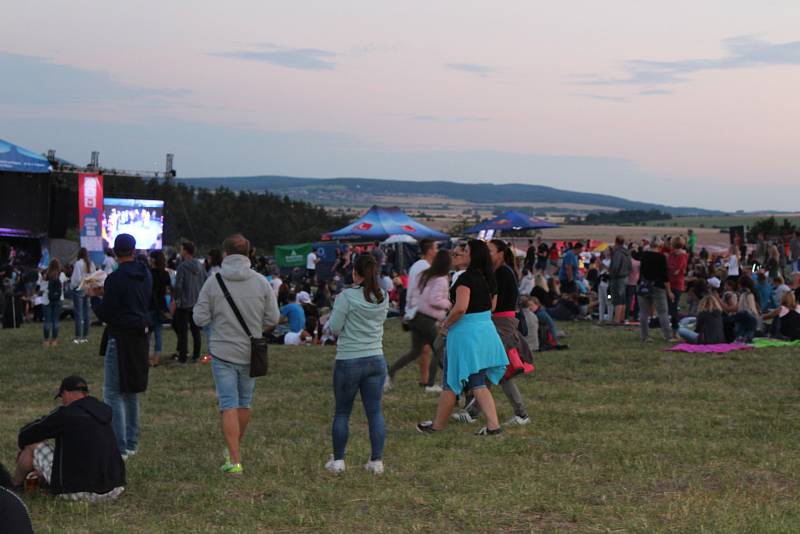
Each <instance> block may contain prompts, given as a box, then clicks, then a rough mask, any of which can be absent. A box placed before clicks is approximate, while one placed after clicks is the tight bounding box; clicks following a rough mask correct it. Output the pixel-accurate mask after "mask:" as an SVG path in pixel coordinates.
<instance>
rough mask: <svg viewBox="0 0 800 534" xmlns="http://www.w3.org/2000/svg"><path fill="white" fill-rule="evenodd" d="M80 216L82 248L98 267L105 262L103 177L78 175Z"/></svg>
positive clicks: (87, 174)
mask: <svg viewBox="0 0 800 534" xmlns="http://www.w3.org/2000/svg"><path fill="white" fill-rule="evenodd" d="M78 216H79V217H80V221H79V224H78V225H79V229H80V235H81V246H82V247H84V248H85V249H86V250H88V251H89V255H90V256H91V257H92V261H94V262H95V264H96V265H99V264H101V263H102V262H103V234H102V228H103V176H102V175H101V174H89V173H83V174H79V175H78Z"/></svg>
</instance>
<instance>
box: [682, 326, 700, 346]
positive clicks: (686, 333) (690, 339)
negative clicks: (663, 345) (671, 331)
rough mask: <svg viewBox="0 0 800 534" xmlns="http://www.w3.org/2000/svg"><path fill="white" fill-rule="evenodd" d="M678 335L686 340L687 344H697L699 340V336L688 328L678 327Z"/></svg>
mask: <svg viewBox="0 0 800 534" xmlns="http://www.w3.org/2000/svg"><path fill="white" fill-rule="evenodd" d="M678 335H679V336H680V337H682V338H683V339H685V340H686V342H687V343H692V344H695V345H696V344H697V343H698V341H699V340H700V334H698V333H697V332H695V331H694V330H691V329H689V328H686V327H683V326H679V327H678Z"/></svg>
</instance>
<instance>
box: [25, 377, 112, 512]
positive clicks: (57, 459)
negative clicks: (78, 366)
mask: <svg viewBox="0 0 800 534" xmlns="http://www.w3.org/2000/svg"><path fill="white" fill-rule="evenodd" d="M56 398H60V399H61V406H60V407H58V408H56V409H55V410H53V411H52V412H50V413H49V414H48V415H46V416H44V417H42V418H41V419H37V420H36V421H33V422H32V423H29V424H27V425H25V426H24V427H22V429H20V431H19V437H18V440H17V441H18V444H19V448H20V452H19V454H18V455H17V466H16V472H15V474H14V485H16V486H19V485H21V484H22V483H23V481H24V480H25V477H26V476H27V475H28V473H30V472H32V471H36V472H37V473H38V474H39V476H40V477H41V478H42V479H44V482H45V483H47V484H48V485H49V486H50V490H51V491H52V492H53V493H54V494H55V495H58V496H59V497H61V498H63V499H66V500H70V501H85V502H105V501H112V500H114V499H116V498H117V497H119V496H120V494H122V492H123V491H125V464H124V462H123V461H122V456H121V455H120V451H119V448H118V446H117V438H116V436H115V435H114V431H113V430H112V428H111V407H110V406H109V405H107V404H105V403H103V402H101V401H99V400H97V399H96V398H94V397H92V396H90V395H89V386H88V385H87V383H86V380H84V379H83V378H81V377H79V376H76V375H72V376H68V377H66V378H65V379H64V380H62V381H61V387H59V389H58V394H57V395H56ZM47 439H54V440H55V445H53V444H51V443H50V442H48V441H45V440H47Z"/></svg>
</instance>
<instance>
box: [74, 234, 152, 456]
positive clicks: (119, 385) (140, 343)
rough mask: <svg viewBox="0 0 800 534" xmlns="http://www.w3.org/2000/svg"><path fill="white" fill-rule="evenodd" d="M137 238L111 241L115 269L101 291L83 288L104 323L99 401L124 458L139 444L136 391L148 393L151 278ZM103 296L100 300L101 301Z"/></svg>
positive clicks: (125, 237) (130, 236)
mask: <svg viewBox="0 0 800 534" xmlns="http://www.w3.org/2000/svg"><path fill="white" fill-rule="evenodd" d="M135 252H136V239H134V237H133V236H132V235H129V234H120V235H118V236H117V238H116V240H115V241H114V255H115V256H116V257H117V263H118V264H119V267H118V268H117V270H116V271H114V272H113V273H111V274H110V275H108V277H107V278H106V282H105V286H104V288H102V289H100V288H98V289H94V288H89V289H87V294H88V295H89V296H91V297H92V309H93V310H94V313H95V315H97V317H98V318H99V319H100V320H101V321H103V322H104V323H106V325H108V326H107V328H108V343H107V345H106V351H105V377H104V381H103V400H104V401H105V402H106V403H107V404H108V405H109V406H111V410H112V411H113V413H114V420H113V428H114V433H115V434H116V436H117V444H118V445H119V452H120V454H122V455H123V458H127V457H128V456H131V455H133V454H136V450H137V448H138V446H139V395H138V394H139V393H141V392H143V391H145V390H146V389H147V372H148V369H149V366H150V362H149V360H148V343H147V328H148V326H149V324H150V312H149V305H150V298H151V294H152V290H153V280H152V277H151V275H150V270H149V269H148V268H147V266H146V265H145V264H144V263H142V262H139V261H135V260H134V254H135ZM100 295H103V298H102V299H101V298H99V296H100Z"/></svg>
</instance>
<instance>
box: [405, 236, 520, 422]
mask: <svg viewBox="0 0 800 534" xmlns="http://www.w3.org/2000/svg"><path fill="white" fill-rule="evenodd" d="M467 254H468V255H469V258H470V262H469V267H468V268H467V270H466V271H464V273H463V274H461V276H459V277H458V280H457V281H456V283H455V284H453V287H452V288H451V290H450V292H451V293H450V298H451V300H453V301H454V302H455V303H454V305H453V308H452V309H451V310H450V313H449V314H448V315H447V317H446V318H445V319H444V321H442V324H441V330H442V333H443V334H446V335H447V352H446V356H445V360H444V383H443V384H442V388H443V391H442V393H441V396H440V397H439V405H438V407H437V408H436V419H435V420H433V421H425V422H422V423H419V424H418V425H417V431H419V432H422V433H431V432H436V431H438V430H442V429H444V428H445V427H446V426H447V420H448V419H449V417H450V414H451V413H452V412H453V408H454V407H455V404H456V398H457V396H458V395H461V394H462V393H463V392H466V391H469V392H471V393H472V395H473V396H474V397H475V399H476V401H477V403H478V405H479V406H480V408H481V411H482V412H483V414H484V415H485V416H486V426H485V427H483V428H481V429H480V430H479V431H478V434H479V435H494V434H499V433H500V432H501V429H500V422H499V421H498V419H497V410H496V409H495V405H494V399H493V398H492V394H491V392H490V391H489V389H488V388H487V385H488V383H489V382H491V383H493V384H497V383H499V382H500V379H501V378H503V374H504V373H505V370H506V366H507V365H508V357H507V356H506V351H505V348H504V347H503V342H502V341H500V336H499V335H498V334H497V329H496V328H495V326H494V324H493V323H492V310H493V309H494V305H495V304H496V302H497V283H496V281H495V277H494V269H493V268H492V260H491V258H490V256H489V248H488V247H487V246H486V243H484V242H483V241H479V240H477V239H474V240H472V241H470V242H469V244H468V245H467Z"/></svg>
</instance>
